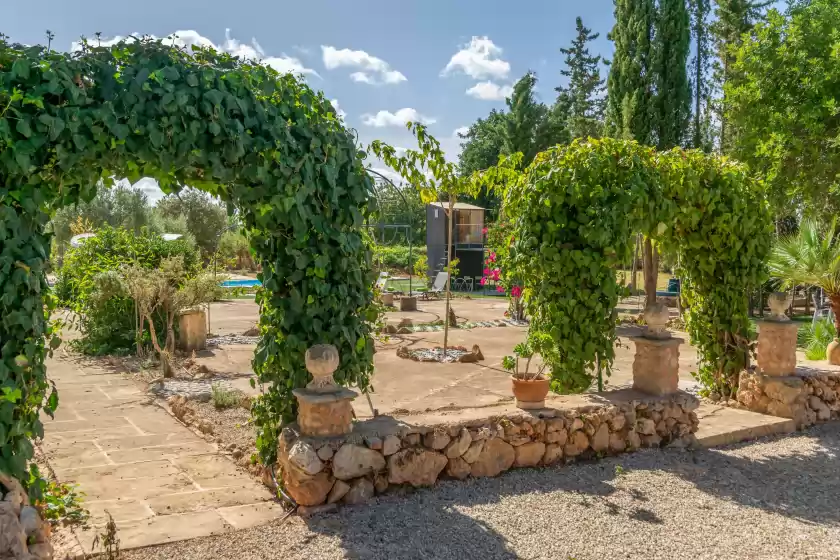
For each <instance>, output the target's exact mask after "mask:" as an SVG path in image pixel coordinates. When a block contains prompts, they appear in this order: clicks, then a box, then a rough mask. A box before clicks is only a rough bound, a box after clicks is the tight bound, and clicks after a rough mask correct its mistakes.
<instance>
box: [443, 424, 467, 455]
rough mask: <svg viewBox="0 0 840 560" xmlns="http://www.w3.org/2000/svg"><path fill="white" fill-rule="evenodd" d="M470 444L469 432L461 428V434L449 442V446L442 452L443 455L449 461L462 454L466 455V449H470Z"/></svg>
mask: <svg viewBox="0 0 840 560" xmlns="http://www.w3.org/2000/svg"><path fill="white" fill-rule="evenodd" d="M471 443H472V436H471V435H470V432H469V430H467V429H466V428H461V433H460V434H459V435H458V437H457V438H455V439H453V440H452V441H451V442H449V445H447V446H446V449H445V450H444V455H446V456H447V457H448V458H449V459H454V458H455V457H460V456H461V455H463V454H464V453H466V451H467V449H469V448H470V444H471Z"/></svg>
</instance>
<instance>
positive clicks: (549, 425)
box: [545, 418, 566, 433]
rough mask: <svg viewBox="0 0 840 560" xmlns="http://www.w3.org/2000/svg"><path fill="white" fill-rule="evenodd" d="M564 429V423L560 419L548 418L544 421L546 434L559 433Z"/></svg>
mask: <svg viewBox="0 0 840 560" xmlns="http://www.w3.org/2000/svg"><path fill="white" fill-rule="evenodd" d="M565 429H566V422H565V421H564V420H563V419H562V418H549V419H548V420H546V421H545V431H546V432H548V433H551V432H559V431H560V430H565Z"/></svg>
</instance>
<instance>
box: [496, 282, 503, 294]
mask: <svg viewBox="0 0 840 560" xmlns="http://www.w3.org/2000/svg"><path fill="white" fill-rule="evenodd" d="M496 291H497V292H499V293H500V294H503V293H505V287H504V286H502V285H501V284H500V285H498V286H496Z"/></svg>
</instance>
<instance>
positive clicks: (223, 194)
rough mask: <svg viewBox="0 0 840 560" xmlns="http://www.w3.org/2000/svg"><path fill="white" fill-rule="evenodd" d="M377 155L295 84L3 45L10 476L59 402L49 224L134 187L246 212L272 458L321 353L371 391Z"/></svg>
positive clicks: (147, 48) (5, 424) (137, 48)
mask: <svg viewBox="0 0 840 560" xmlns="http://www.w3.org/2000/svg"><path fill="white" fill-rule="evenodd" d="M362 155H363V154H361V153H360V152H359V150H358V149H357V147H356V144H355V139H354V137H353V136H352V135H351V134H350V133H349V132H348V131H347V130H346V129H345V128H344V127H343V126H342V124H341V122H340V121H339V119H337V118H336V114H335V109H334V108H333V107H332V105H331V104H330V103H329V102H328V101H327V100H326V99H325V98H324V97H323V95H322V94H316V93H314V92H313V91H312V90H311V89H310V88H309V87H308V86H306V85H305V84H304V83H302V81H300V80H299V79H297V78H296V77H294V76H293V75H291V74H286V75H280V74H278V73H277V72H276V71H274V70H272V69H271V68H268V67H265V66H261V65H259V64H256V63H250V62H246V61H241V60H238V59H236V58H232V57H230V56H228V55H226V54H221V53H217V52H215V51H212V50H208V49H201V48H195V47H193V49H192V50H191V51H190V52H187V51H184V50H181V49H178V48H175V47H172V46H170V45H167V44H164V43H163V42H160V41H153V40H135V41H131V42H126V43H119V44H117V45H114V46H112V47H108V48H99V47H90V46H86V47H85V48H84V49H83V51H82V52H81V53H76V54H72V55H70V54H67V53H59V52H54V51H52V52H51V51H48V50H47V49H45V48H43V47H25V46H21V45H16V44H11V43H9V42H7V41H5V40H3V39H2V37H0V470H3V471H7V472H10V473H11V474H12V475H14V476H16V477H18V478H22V479H25V478H26V477H24V476H23V475H24V473H25V471H26V469H27V466H28V463H29V460H30V459H31V457H32V445H31V440H32V439H33V438H35V437H40V436H42V435H43V427H42V425H41V422H40V420H39V410H40V409H41V408H42V407H44V410H45V411H46V412H47V413H51V412H52V411H53V410H54V409H55V407H56V406H57V404H58V399H57V396H56V394H55V392H54V391H52V392H51V391H50V385H49V383H48V381H47V372H46V366H45V360H46V358H47V353H48V352H49V351H50V349H54V348H55V347H56V346H57V345H58V343H59V340H58V338H57V336H56V330H55V328H54V327H53V326H51V324H50V322H49V318H50V311H51V309H52V305H53V304H52V298H51V296H50V295H49V288H48V286H47V283H46V276H45V264H46V259H47V256H48V255H49V245H50V235H49V234H48V233H45V231H44V226H45V225H46V224H47V221H48V219H49V216H50V213H51V212H52V211H54V210H55V209H56V208H59V207H61V206H63V205H67V204H72V203H74V202H76V201H79V200H90V199H91V198H92V197H93V196H94V194H95V192H96V189H97V188H99V187H101V186H105V187H107V186H109V185H111V184H112V183H113V182H114V180H115V178H119V177H127V178H128V179H129V180H131V181H136V180H138V179H139V178H141V177H143V176H150V177H154V178H155V179H157V180H158V182H159V184H160V185H161V188H163V190H164V191H166V192H176V191H178V190H180V189H181V188H182V187H183V186H184V185H191V186H194V187H197V188H200V189H202V190H205V191H207V192H209V193H211V194H213V195H217V196H219V197H220V198H221V199H222V200H224V201H226V202H227V203H228V204H229V205H232V206H236V207H237V208H238V209H239V210H240V213H241V216H242V219H243V222H244V223H245V225H246V227H247V228H248V229H249V230H250V239H251V244H252V247H253V249H254V252H255V253H256V255H257V258H258V259H259V260H260V263H261V265H262V270H263V272H262V278H261V280H262V283H263V286H264V290H262V291H261V294H262V295H261V296H260V304H261V306H262V314H261V318H260V325H261V332H262V338H261V341H260V343H259V344H258V347H257V350H256V353H255V357H254V363H253V365H254V370H255V372H256V374H257V380H258V382H259V383H260V384H263V385H264V387H265V392H264V394H263V395H261V397H260V398H259V399H257V400H256V402H255V403H254V405H253V409H252V414H253V418H254V422H255V424H256V425H257V427H258V429H259V435H258V440H257V442H258V447H259V449H260V451H261V454H262V455H263V457H264V459H266V460H271V459H272V457H273V455H274V453H275V452H276V451H275V449H276V435H277V431H278V427H279V425H280V424H281V422H282V421H283V420H284V419H286V420H289V419H291V418H293V416H294V413H295V401H294V399H293V398H292V395H291V391H292V389H294V388H296V387H301V386H303V385H305V384H306V383H307V382H308V379H309V374H308V373H307V371H306V369H305V366H304V353H305V351H306V349H307V348H308V347H309V346H312V345H313V344H317V343H331V344H335V345H336V346H338V348H339V352H340V354H341V364H340V366H339V369H338V371H337V372H336V379H337V380H338V381H339V382H341V383H343V384H355V385H358V386H359V387H360V388H362V389H366V388H367V386H368V379H369V375H370V372H371V370H372V360H373V342H372V338H371V336H370V334H371V332H370V331H371V327H370V325H369V323H368V322H367V320H368V318H369V317H368V315H369V314H370V312H371V311H370V303H371V300H372V290H371V286H372V284H373V278H372V275H371V253H370V250H369V247H368V246H367V245H366V244H365V243H364V241H363V239H362V235H361V234H360V231H361V228H362V225H363V224H364V221H365V218H366V216H367V214H368V202H369V201H370V200H371V198H372V188H371V183H370V179H369V178H368V177H367V175H366V174H365V172H364V169H363V166H362V160H361V158H362Z"/></svg>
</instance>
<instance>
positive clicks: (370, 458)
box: [332, 443, 385, 480]
mask: <svg viewBox="0 0 840 560" xmlns="http://www.w3.org/2000/svg"><path fill="white" fill-rule="evenodd" d="M384 468H385V457H383V456H382V454H381V453H380V452H379V451H374V450H373V449H368V448H367V447H362V446H360V445H354V444H352V443H345V444H344V445H342V446H341V448H340V449H339V450H338V452H337V453H336V454H335V456H334V457H333V467H332V470H333V476H335V477H336V478H338V479H341V480H350V479H353V478H358V477H360V476H364V475H366V474H373V473H376V472H379V471H381V470H382V469H384Z"/></svg>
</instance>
